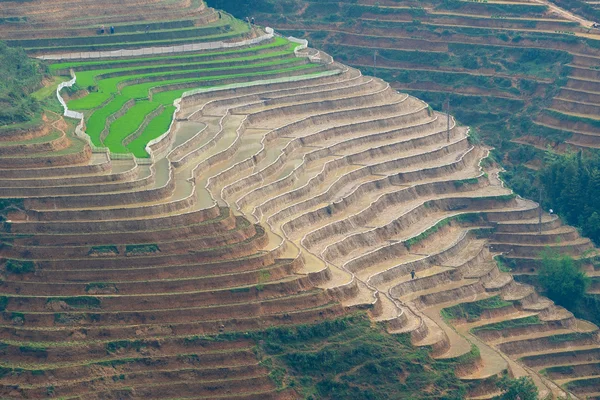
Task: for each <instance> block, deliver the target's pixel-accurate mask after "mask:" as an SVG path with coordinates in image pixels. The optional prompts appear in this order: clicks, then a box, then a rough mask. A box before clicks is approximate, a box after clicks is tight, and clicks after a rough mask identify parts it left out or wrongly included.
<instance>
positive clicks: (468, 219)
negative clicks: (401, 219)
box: [404, 213, 481, 250]
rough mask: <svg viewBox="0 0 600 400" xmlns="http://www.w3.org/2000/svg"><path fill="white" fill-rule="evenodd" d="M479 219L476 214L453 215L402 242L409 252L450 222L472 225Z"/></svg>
mask: <svg viewBox="0 0 600 400" xmlns="http://www.w3.org/2000/svg"><path fill="white" fill-rule="evenodd" d="M480 218H481V215H480V214H478V213H468V214H459V215H455V216H453V217H448V218H445V219H443V220H441V221H439V222H438V223H437V224H435V225H434V226H432V227H431V228H429V229H427V230H426V231H424V232H422V233H420V234H419V235H417V236H415V237H412V238H410V239H408V240H406V241H405V242H404V246H406V248H407V249H409V250H410V248H411V247H413V246H415V245H417V244H419V243H421V242H422V241H423V240H425V239H427V238H429V237H430V236H432V235H434V234H436V233H437V232H438V231H439V230H440V229H442V228H444V227H446V226H448V225H450V224H451V223H452V222H457V223H472V222H476V221H478V220H479V219H480Z"/></svg>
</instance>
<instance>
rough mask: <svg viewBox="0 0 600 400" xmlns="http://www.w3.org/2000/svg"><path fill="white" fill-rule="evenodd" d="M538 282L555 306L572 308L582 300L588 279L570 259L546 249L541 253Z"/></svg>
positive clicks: (588, 282)
mask: <svg viewBox="0 0 600 400" xmlns="http://www.w3.org/2000/svg"><path fill="white" fill-rule="evenodd" d="M539 282H540V284H541V285H542V287H543V288H544V290H545V292H546V294H547V296H548V297H549V298H550V299H552V300H553V301H554V302H555V303H556V304H559V305H561V306H564V307H566V308H573V306H575V305H576V304H577V303H578V302H579V301H580V300H581V299H583V297H584V295H585V291H586V289H587V287H588V286H589V284H590V279H589V278H588V277H587V276H586V275H585V273H583V272H582V271H581V270H580V269H579V267H578V266H577V265H576V264H575V261H574V260H573V258H572V257H570V256H568V255H560V254H558V253H557V252H554V251H552V250H550V249H546V250H545V251H544V252H542V268H541V270H540V272H539Z"/></svg>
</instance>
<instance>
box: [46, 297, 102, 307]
mask: <svg viewBox="0 0 600 400" xmlns="http://www.w3.org/2000/svg"><path fill="white" fill-rule="evenodd" d="M60 301H62V302H65V303H66V304H67V305H68V306H69V307H72V308H78V309H97V308H100V303H101V302H100V299H99V298H97V297H91V296H76V297H55V298H51V299H48V301H47V303H54V302H60Z"/></svg>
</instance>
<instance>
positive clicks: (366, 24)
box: [220, 0, 600, 151]
mask: <svg viewBox="0 0 600 400" xmlns="http://www.w3.org/2000/svg"><path fill="white" fill-rule="evenodd" d="M265 2H266V1H263V2H262V3H261V4H263V3H265ZM221 3H223V5H224V6H227V5H228V4H226V3H227V2H226V1H225V2H223V1H221V2H220V4H221ZM270 5H271V7H266V6H264V4H263V5H259V7H257V8H254V9H253V10H252V11H251V12H252V13H253V15H254V17H255V18H257V20H258V21H260V22H261V23H266V22H268V23H269V24H271V25H273V26H274V27H276V28H277V29H278V30H281V31H283V32H285V33H288V34H294V35H295V36H299V37H306V38H309V39H310V41H311V43H314V44H315V46H317V47H319V48H323V49H324V50H326V51H328V52H330V53H331V54H332V55H333V56H335V57H336V58H337V59H339V60H341V61H344V62H347V63H348V64H349V65H352V66H355V67H358V68H361V69H362V70H363V71H365V72H369V73H370V74H373V73H374V64H376V65H377V72H376V73H377V75H378V76H380V77H382V78H384V79H386V80H388V81H390V82H391V83H392V85H393V87H394V88H397V89H400V90H402V91H408V92H409V93H411V94H414V95H416V96H418V97H420V98H423V99H424V100H426V101H428V102H429V103H431V104H432V106H433V107H434V108H436V109H438V110H441V109H442V108H443V106H444V103H445V101H446V99H448V98H449V100H450V106H451V109H452V112H453V113H454V114H455V115H456V116H457V117H458V119H459V120H460V121H461V122H463V123H465V124H468V125H471V126H473V127H477V128H478V129H479V130H480V132H481V135H482V136H484V137H485V138H486V140H487V142H488V143H490V144H492V145H494V146H496V147H498V148H499V149H500V150H501V151H507V150H510V149H511V147H512V146H511V145H510V144H509V143H508V142H509V141H510V140H512V139H514V138H523V137H525V141H527V142H530V143H535V144H536V145H539V143H542V144H541V146H542V147H545V144H551V145H553V146H555V145H556V144H557V143H559V144H560V143H564V142H566V143H569V144H571V145H573V146H582V147H592V148H597V147H600V140H599V139H598V137H599V136H598V135H599V134H600V130H599V129H600V128H599V127H600V120H599V119H598V117H597V115H598V113H597V110H596V109H594V107H597V106H598V105H599V104H600V103H599V102H598V99H596V98H595V97H594V96H596V94H597V93H596V92H597V91H596V89H594V88H595V85H596V81H597V78H598V77H597V76H596V75H597V74H596V69H597V67H598V66H599V65H600V53H599V52H598V45H599V44H600V42H599V40H600V32H599V31H598V30H597V29H592V28H591V27H589V26H588V25H589V23H586V24H587V25H581V24H580V22H578V21H577V22H576V21H573V20H571V19H569V17H568V15H563V14H560V13H559V12H557V11H555V9H553V8H551V7H549V6H547V5H545V4H543V3H538V2H529V1H519V2H510V3H506V2H494V1H486V2H463V1H443V2H442V1H439V2H438V1H427V2H418V3H416V2H411V1H391V0H388V1H378V2H375V1H369V0H364V1H358V2H356V1H347V2H344V1H341V2H326V3H323V2H312V1H305V0H298V1H288V2H283V3H281V2H270ZM230 10H231V11H232V12H234V13H235V11H236V9H235V8H234V7H231V8H230ZM375 53H376V55H375ZM374 57H376V60H374ZM446 93H450V95H449V96H447V95H446ZM531 136H534V137H538V138H541V139H536V140H533V139H531V138H530V137H531Z"/></svg>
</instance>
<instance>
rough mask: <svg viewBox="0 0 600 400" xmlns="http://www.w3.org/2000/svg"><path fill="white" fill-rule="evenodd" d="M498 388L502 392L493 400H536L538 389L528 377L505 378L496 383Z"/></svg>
mask: <svg viewBox="0 0 600 400" xmlns="http://www.w3.org/2000/svg"><path fill="white" fill-rule="evenodd" d="M498 387H499V388H500V390H502V394H501V395H499V396H496V397H494V400H515V399H517V398H520V399H521V400H537V399H538V389H537V387H536V386H535V383H533V381H532V380H531V378H529V377H521V378H518V379H510V378H508V377H506V376H505V377H503V378H502V379H501V380H500V382H499V383H498ZM517 396H518V397H517Z"/></svg>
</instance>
